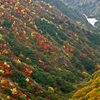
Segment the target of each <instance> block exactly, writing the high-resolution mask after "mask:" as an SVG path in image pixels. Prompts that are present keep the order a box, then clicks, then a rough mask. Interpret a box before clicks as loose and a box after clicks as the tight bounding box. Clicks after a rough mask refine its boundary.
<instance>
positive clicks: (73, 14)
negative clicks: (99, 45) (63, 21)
mask: <svg viewBox="0 0 100 100" xmlns="http://www.w3.org/2000/svg"><path fill="white" fill-rule="evenodd" d="M35 1H37V0H35ZM38 1H44V2H46V3H50V4H51V5H52V6H56V7H57V8H58V9H59V10H60V11H61V12H62V13H64V14H65V15H67V16H68V17H69V18H71V19H72V20H74V21H76V22H77V23H79V24H81V25H82V26H84V27H87V28H88V29H94V27H93V26H92V25H91V24H90V23H88V21H87V20H86V18H85V16H84V15H83V14H82V13H80V12H78V11H77V10H76V9H73V8H71V7H69V6H67V5H65V4H63V3H62V2H61V1H60V0H38Z"/></svg>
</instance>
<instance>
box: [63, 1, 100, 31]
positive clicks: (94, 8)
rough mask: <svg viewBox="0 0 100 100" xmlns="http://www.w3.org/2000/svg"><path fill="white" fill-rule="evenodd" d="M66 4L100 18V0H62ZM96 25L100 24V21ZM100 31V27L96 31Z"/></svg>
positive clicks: (89, 15)
mask: <svg viewBox="0 0 100 100" xmlns="http://www.w3.org/2000/svg"><path fill="white" fill-rule="evenodd" d="M61 1H62V2H64V3H65V4H66V5H69V6H70V7H72V8H74V9H76V10H78V11H79V12H81V13H83V14H86V15H87V16H88V17H92V18H96V19H97V20H100V1H99V0H88V1H87V0H61ZM95 26H97V27H98V26H100V21H98V22H97V23H96V24H95ZM97 30H98V31H99V32H100V30H99V28H98V29H96V31H97Z"/></svg>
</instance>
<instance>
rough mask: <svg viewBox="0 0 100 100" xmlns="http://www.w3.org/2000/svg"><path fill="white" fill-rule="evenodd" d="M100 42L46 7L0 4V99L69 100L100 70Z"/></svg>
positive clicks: (20, 1)
mask: <svg viewBox="0 0 100 100" xmlns="http://www.w3.org/2000/svg"><path fill="white" fill-rule="evenodd" d="M99 38H100V34H95V33H93V32H91V31H89V30H87V29H84V28H83V27H82V26H81V25H80V26H79V25H77V24H76V23H75V22H74V21H73V20H71V19H69V18H68V17H67V16H65V15H64V14H62V13H61V12H60V11H59V10H58V9H57V8H56V7H54V6H51V5H50V4H47V3H45V2H43V1H42V2H38V1H36V2H34V1H31V0H2V1H0V99H2V100H3V99H4V100H67V99H68V98H69V97H68V93H71V92H72V91H74V90H76V89H77V85H78V83H79V82H80V81H82V80H83V79H84V78H87V77H89V76H90V75H91V74H92V73H93V72H95V70H98V69H99V67H98V66H95V65H96V64H99V63H100V55H99V54H100V41H99Z"/></svg>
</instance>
